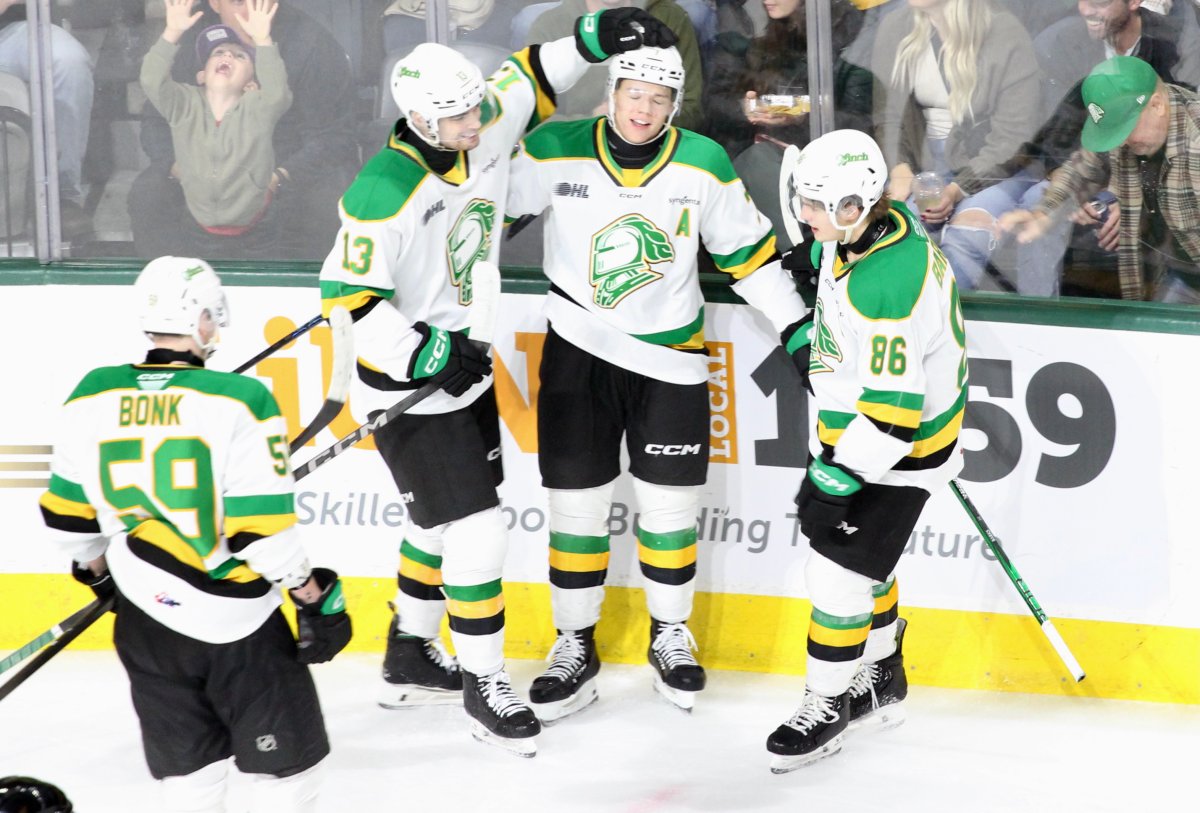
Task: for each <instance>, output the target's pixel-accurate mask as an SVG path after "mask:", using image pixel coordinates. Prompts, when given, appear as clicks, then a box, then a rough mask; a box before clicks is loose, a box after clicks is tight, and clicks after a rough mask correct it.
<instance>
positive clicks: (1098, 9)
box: [0, 0, 1200, 302]
mask: <svg viewBox="0 0 1200 813" xmlns="http://www.w3.org/2000/svg"><path fill="white" fill-rule="evenodd" d="M34 2H35V0H0V171H2V173H0V174H2V176H3V184H2V186H3V188H2V189H0V256H33V255H35V254H37V253H38V249H37V245H36V242H35V240H34V233H35V229H36V224H37V223H38V222H41V221H43V220H47V212H48V211H49V209H50V205H51V204H53V203H54V202H57V205H58V209H57V211H58V213H59V217H58V218H57V219H58V221H59V225H60V229H59V230H60V232H61V240H60V241H58V242H57V243H55V248H56V253H55V256H62V257H68V258H72V259H81V258H82V259H92V258H102V257H112V258H149V257H154V256H158V255H161V254H187V255H196V256H203V257H205V258H207V259H214V260H220V259H240V260H249V261H266V260H285V261H296V260H301V261H315V260H320V259H322V258H323V257H324V256H325V254H326V253H327V252H328V251H329V249H330V246H331V244H332V241H333V238H334V235H335V234H336V232H337V227H338V218H337V201H338V198H339V196H340V194H341V192H342V191H343V190H344V189H345V187H346V186H347V184H348V183H349V182H350V180H351V179H352V178H353V176H354V173H355V172H356V171H357V169H358V168H359V167H360V166H361V165H362V162H363V161H364V160H366V159H367V158H369V157H370V155H371V154H373V153H374V152H375V151H376V150H377V149H379V147H380V146H382V144H384V143H385V140H386V138H387V134H388V132H389V128H390V126H391V123H392V121H393V120H394V118H395V116H396V110H395V106H394V103H393V102H392V100H391V95H390V93H389V92H388V88H387V86H386V77H387V76H389V75H390V72H391V68H392V66H393V65H394V64H395V62H396V60H397V59H399V58H400V57H401V56H402V55H404V54H405V53H407V52H408V51H409V50H411V49H412V48H413V47H414V46H415V45H416V44H418V43H420V42H423V41H426V40H428V39H437V40H441V41H445V42H447V43H448V44H450V45H452V46H453V47H455V48H457V49H459V50H460V51H462V52H463V53H464V54H465V55H467V56H468V58H470V59H471V60H472V61H474V62H476V63H477V64H478V65H480V67H481V68H482V69H483V70H484V72H485V73H490V72H491V71H492V70H494V69H495V68H496V67H497V66H498V65H499V64H500V62H501V61H502V60H503V59H504V58H505V57H506V56H507V55H508V54H509V53H511V52H512V51H514V50H517V49H520V48H523V47H525V46H526V45H529V44H531V43H537V42H543V41H547V40H549V39H554V38H556V37H560V36H563V35H566V34H568V33H569V26H570V24H571V22H572V21H573V20H574V19H575V18H576V17H577V16H578V15H579V14H581V13H583V12H585V11H589V10H596V9H599V8H603V7H612V6H621V5H632V4H637V5H640V6H643V7H645V8H646V9H647V11H649V12H650V13H651V14H653V15H654V16H655V17H657V18H658V19H660V20H662V21H663V22H664V23H666V24H667V25H669V26H670V27H671V28H672V29H673V30H674V31H675V32H676V34H677V35H678V36H679V40H680V41H679V45H678V48H679V51H680V53H681V55H682V57H683V61H684V65H685V68H686V69H687V80H686V86H685V93H684V102H683V107H682V110H681V112H680V114H679V116H678V117H677V118H676V120H675V122H674V123H675V124H676V125H677V126H681V127H686V128H689V129H692V130H696V131H698V132H700V133H703V134H705V135H707V136H709V137H710V138H713V139H714V140H716V141H717V142H719V143H720V144H721V145H722V146H723V147H724V148H725V149H726V150H727V151H728V153H729V156H730V158H731V159H732V160H733V162H734V166H735V168H736V169H737V170H738V173H739V175H740V176H741V177H742V179H743V181H744V182H745V184H746V187H747V189H748V191H749V193H750V195H751V197H752V198H753V200H754V201H755V203H756V204H757V205H758V208H759V209H760V210H761V211H762V212H763V213H764V214H765V215H766V216H767V217H769V218H770V219H771V220H772V221H773V222H774V223H775V225H776V231H777V233H778V235H779V239H780V243H781V248H787V247H789V246H790V242H789V240H788V237H787V234H786V230H785V229H784V228H783V227H782V223H781V216H780V209H779V201H778V174H779V166H780V162H781V159H782V154H783V150H784V148H785V147H786V146H787V145H788V144H798V145H800V146H803V145H805V144H806V143H808V141H809V140H810V138H812V137H813V135H814V133H813V129H814V127H813V122H812V121H811V120H810V119H812V118H813V117H814V116H815V115H816V113H815V112H814V107H817V106H820V111H821V113H822V114H823V115H825V116H826V118H825V119H823V120H824V121H829V122H831V123H832V127H837V128H843V127H849V128H855V129H860V130H863V131H866V132H869V133H871V134H872V135H873V136H875V138H876V140H877V141H878V142H879V144H880V146H881V147H882V148H883V150H884V152H885V156H886V158H887V160H888V164H889V166H891V167H892V174H891V178H890V183H889V187H888V192H889V194H890V195H891V196H892V197H893V198H896V199H901V200H906V201H908V202H909V205H910V206H912V207H914V209H915V210H919V211H920V213H921V217H922V221H923V222H924V224H925V226H926V228H927V230H928V231H929V232H930V233H931V234H932V235H934V236H935V238H936V239H937V240H938V241H939V243H940V244H941V246H942V248H943V250H944V252H945V253H946V255H947V257H948V258H949V259H950V261H951V263H952V265H953V267H954V269H955V272H956V274H957V276H958V279H959V284H960V286H961V287H963V288H964V289H967V290H972V289H975V290H985V291H1005V292H1015V293H1020V294H1025V295H1031V296H1047V297H1049V296H1060V295H1061V296H1089V297H1105V298H1121V297H1124V298H1136V299H1157V300H1159V301H1172V302H1196V301H1198V300H1200V293H1198V292H1200V267H1198V266H1197V264H1196V259H1197V258H1195V257H1193V256H1190V255H1189V254H1188V249H1190V248H1192V247H1193V246H1194V245H1195V244H1196V243H1198V242H1200V240H1197V239H1196V235H1195V234H1190V235H1189V234H1181V233H1180V231H1181V230H1184V231H1187V230H1189V229H1190V228H1194V227H1196V226H1197V225H1198V223H1197V221H1198V220H1200V206H1198V205H1197V204H1196V198H1195V195H1196V192H1195V191H1194V190H1183V191H1182V192H1180V191H1179V190H1175V192H1174V193H1172V194H1166V195H1164V196H1163V197H1162V198H1161V202H1162V203H1163V204H1164V205H1166V206H1170V205H1181V206H1184V207H1191V213H1190V214H1186V213H1185V216H1184V217H1182V218H1178V217H1175V218H1172V217H1164V216H1161V215H1159V213H1158V212H1157V211H1156V207H1157V206H1158V205H1159V203H1160V198H1159V186H1160V182H1161V181H1163V180H1164V179H1166V178H1167V173H1168V171H1169V170H1170V166H1169V165H1170V163H1171V161H1172V160H1176V161H1183V160H1189V161H1191V162H1196V161H1200V155H1194V154H1193V155H1189V156H1186V157H1179V156H1174V157H1173V156H1171V155H1168V156H1167V159H1166V160H1165V161H1164V160H1163V158H1162V156H1161V155H1158V156H1155V155H1150V156H1137V159H1136V160H1137V162H1138V164H1137V166H1138V167H1139V168H1140V170H1141V174H1142V182H1141V184H1140V187H1141V193H1142V194H1141V196H1140V199H1139V200H1138V201H1137V205H1138V206H1139V210H1140V211H1144V212H1146V213H1147V214H1146V216H1144V217H1143V218H1142V220H1141V221H1140V222H1141V224H1142V225H1141V227H1140V232H1139V234H1138V235H1137V245H1138V250H1139V253H1138V262H1140V263H1141V264H1142V268H1143V274H1144V279H1145V280H1146V284H1145V285H1144V286H1143V287H1142V288H1141V289H1140V290H1133V289H1132V288H1130V287H1129V286H1124V287H1123V286H1122V285H1121V282H1120V275H1119V273H1118V254H1119V252H1118V231H1119V223H1120V218H1121V211H1122V208H1123V203H1124V205H1126V206H1128V202H1127V199H1126V201H1123V200H1122V197H1121V196H1120V195H1116V194H1114V191H1117V190H1116V187H1117V185H1115V184H1111V183H1109V182H1108V181H1107V180H1103V181H1097V180H1096V179H1095V178H1094V177H1093V176H1090V175H1089V176H1088V180H1087V181H1086V182H1085V181H1083V180H1080V181H1078V182H1074V181H1073V182H1072V184H1071V185H1070V188H1069V190H1068V191H1069V196H1068V204H1067V205H1063V206H1059V207H1057V209H1056V210H1055V211H1054V213H1053V215H1052V216H1051V217H1050V218H1049V219H1048V221H1047V222H1048V223H1049V224H1050V225H1049V226H1048V227H1046V228H1044V229H1041V230H1040V232H1039V236H1038V238H1037V239H1033V240H1028V241H1020V240H1018V239H1016V235H1017V233H1018V232H1019V231H1020V229H1019V228H1017V227H1016V225H1017V224H1018V223H1020V222H1021V220H1020V212H1021V211H1022V210H1037V209H1038V207H1039V205H1042V204H1044V202H1045V201H1044V198H1045V195H1046V192H1047V190H1048V189H1049V188H1050V187H1051V184H1052V183H1053V182H1054V179H1055V174H1056V173H1061V172H1062V168H1063V167H1064V165H1067V164H1069V163H1070V162H1071V159H1072V156H1073V155H1074V154H1075V153H1076V151H1077V150H1079V149H1081V145H1080V131H1081V129H1082V127H1083V124H1084V122H1085V121H1086V119H1087V117H1088V115H1089V113H1088V109H1087V107H1086V105H1085V104H1084V101H1083V98H1082V96H1081V92H1080V85H1081V83H1082V80H1083V79H1084V78H1085V77H1086V76H1087V74H1088V73H1089V72H1090V71H1091V70H1092V69H1093V68H1094V67H1095V66H1096V65H1098V64H1100V63H1101V62H1103V61H1104V60H1105V59H1107V58H1108V57H1111V56H1114V55H1119V54H1128V55H1133V56H1137V57H1140V58H1142V59H1144V60H1145V61H1146V62H1148V63H1149V64H1150V65H1151V66H1153V68H1154V69H1155V71H1156V72H1157V73H1158V75H1159V77H1161V78H1162V79H1163V80H1164V81H1165V82H1167V83H1168V84H1169V85H1175V86H1178V87H1180V88H1183V89H1184V90H1183V91H1180V93H1179V94H1177V96H1176V97H1173V98H1177V99H1179V100H1181V104H1183V105H1184V106H1185V108H1186V109H1187V110H1188V114H1187V115H1189V116H1190V117H1191V119H1194V120H1200V103H1198V102H1197V101H1196V97H1195V96H1194V95H1192V92H1193V91H1194V90H1195V88H1196V87H1197V85H1198V84H1200V21H1198V18H1200V0H561V1H560V2H538V3H528V2H519V0H439V1H438V2H430V3H426V2H425V0H279V2H280V10H279V12H278V14H277V15H276V17H275V19H274V21H273V23H272V29H271V35H272V36H273V38H274V41H275V43H276V44H277V46H278V49H279V50H278V53H279V56H280V57H281V58H282V62H283V65H284V68H285V69H286V74H287V83H288V86H289V90H290V96H291V102H290V106H289V107H288V108H287V109H286V111H285V112H283V113H282V115H281V116H280V117H278V120H277V121H275V123H274V129H273V134H272V138H271V146H272V148H273V162H274V164H275V169H274V171H271V172H266V171H265V170H263V171H258V170H255V172H254V174H253V175H252V176H250V177H248V178H239V179H237V181H238V182H239V183H243V184H251V185H253V184H258V186H259V188H260V189H261V190H262V191H263V192H264V194H265V200H266V204H265V206H263V207H262V208H261V211H258V212H250V213H249V215H247V216H243V217H242V218H241V220H239V221H238V222H237V223H236V224H233V225H221V224H218V225H216V226H213V225H203V224H204V223H205V222H206V218H204V217H199V218H198V217H197V214H198V212H200V211H201V209H202V208H203V207H202V206H200V205H199V203H198V202H197V201H196V200H194V199H189V197H188V195H189V193H190V194H191V195H193V196H195V195H196V194H197V193H196V192H195V191H194V190H186V189H183V188H181V184H180V181H179V177H180V164H179V160H180V159H179V155H177V153H180V152H182V153H186V152H187V150H186V146H187V145H186V142H185V141H181V140H180V139H185V138H187V137H188V135H187V132H186V131H185V130H184V129H183V128H180V127H177V126H176V123H175V122H174V121H172V123H171V124H170V125H169V124H168V122H167V119H166V118H164V116H163V114H162V113H161V112H160V111H159V109H157V107H156V106H155V104H153V103H152V102H151V101H148V96H147V88H148V87H150V88H151V90H152V93H151V96H154V93H153V90H154V88H153V86H151V85H148V82H149V81H150V78H149V74H150V71H148V70H147V68H146V57H147V55H148V54H149V53H150V52H151V48H152V46H154V45H155V43H156V42H160V41H161V40H162V39H163V38H162V35H163V32H164V27H165V24H166V7H167V6H168V5H169V3H167V2H164V0H86V1H85V0H52V2H50V3H49V19H45V14H44V12H41V11H37V13H35V14H28V8H27V6H26V3H30V4H32V3H34ZM40 3H41V5H39V6H38V9H42V8H44V7H45V5H46V3H45V0H40ZM245 9H246V2H245V0H196V3H195V7H194V9H193V10H194V11H197V12H199V11H202V12H203V13H204V16H203V17H202V18H200V19H199V21H198V22H197V24H196V25H194V26H192V28H191V29H189V31H188V32H186V33H185V34H184V36H183V38H182V39H181V40H180V41H179V43H178V45H177V49H178V50H177V51H176V52H174V56H173V57H172V55H171V54H172V51H171V50H170V49H167V50H164V49H163V48H162V47H161V46H160V47H159V49H158V51H159V52H161V53H162V54H165V55H166V57H165V58H167V59H168V60H171V59H173V61H171V62H170V63H169V64H170V70H171V77H172V78H173V79H174V80H175V81H176V82H178V83H181V84H184V85H187V84H192V85H195V84H197V83H198V82H200V81H201V79H202V75H201V74H202V69H203V68H204V65H203V64H201V63H200V62H199V59H200V55H201V50H200V49H198V48H197V47H196V44H195V42H196V35H197V33H198V32H200V31H202V30H204V29H205V28H206V27H207V26H210V25H214V24H219V23H222V22H228V21H229V20H230V15H236V14H241V15H244V14H246V11H245ZM27 17H37V18H39V25H44V26H48V27H49V28H48V36H43V37H42V39H41V41H42V42H43V43H44V44H47V45H48V46H49V51H50V53H49V58H48V59H43V65H44V69H43V70H44V73H45V74H46V78H45V79H44V83H45V86H46V88H47V91H48V92H49V91H50V89H51V88H52V94H53V110H54V122H53V125H54V126H53V127H52V128H49V127H46V126H45V122H44V120H43V121H35V120H34V119H33V118H32V117H31V111H34V110H37V107H38V106H37V105H34V104H31V99H30V87H31V79H32V78H33V77H31V76H30V61H31V59H30V55H29V39H30V36H29V24H28V22H27ZM810 21H811V22H812V23H813V24H815V25H816V26H817V30H819V31H820V38H821V40H822V42H820V43H816V42H813V41H812V40H810V37H809V36H808V33H809V32H810V31H811V30H814V29H812V28H810ZM235 27H236V26H235ZM826 43H827V44H828V49H829V53H830V54H831V56H832V72H831V73H830V75H829V76H828V77H825V76H824V71H821V70H819V69H814V67H813V66H815V65H818V64H820V60H819V56H820V54H821V52H822V50H823V48H819V47H818V45H821V46H825V45H826ZM172 47H176V46H174V45H173V46H172ZM205 50H206V52H211V51H212V50H215V49H205ZM158 68H162V65H159V66H158ZM156 70H157V68H156ZM259 72H260V73H262V67H261V66H260V70H259ZM604 76H605V74H604V68H603V66H600V67H596V68H593V70H592V72H591V73H589V75H587V76H585V77H584V79H583V80H581V81H580V82H579V84H578V85H576V86H575V87H574V88H573V89H572V90H571V91H570V92H569V93H566V94H563V96H562V97H561V98H560V99H559V100H558V103H559V107H558V115H559V116H560V117H570V118H577V117H584V116H593V115H603V114H604V113H605V108H604V104H603V97H604ZM817 76H821V77H823V81H821V82H820V83H819V84H818V82H817V81H813V80H814V77H817ZM39 126H40V127H41V128H42V131H43V132H44V133H46V135H47V136H48V137H49V138H50V139H52V141H51V142H50V144H51V146H49V147H48V148H47V154H50V155H56V156H57V162H56V163H55V164H54V169H55V170H56V172H54V173H45V172H42V171H38V170H37V168H36V166H35V164H36V162H35V160H34V158H35V150H34V148H33V145H34V130H35V129H37V128H38V127H39ZM1197 143H1200V142H1194V143H1193V145H1192V146H1193V149H1194V148H1195V147H1196V144H1197ZM181 145H182V146H183V147H184V148H185V149H181V148H180V147H181ZM1115 156H1116V152H1115V151H1114V152H1113V153H1108V154H1104V155H1101V156H1100V158H1101V165H1102V166H1104V167H1107V166H1108V161H1109V160H1110V158H1111V157H1115ZM259 157H260V158H261V155H260V156H259ZM47 174H49V175H50V176H51V177H52V176H53V174H56V175H57V190H58V194H57V195H56V196H54V195H51V196H45V198H44V200H43V199H41V198H39V197H38V196H35V194H34V192H35V190H36V189H38V188H39V187H38V184H40V183H43V181H44V180H45V178H44V176H46V175H47ZM236 174H237V173H233V174H231V178H232V177H235V176H236ZM245 174H249V171H248V170H247V172H246V173H245ZM1071 177H1072V178H1073V179H1074V178H1077V177H1078V173H1072V174H1071ZM229 182H232V181H229ZM221 183H226V182H221ZM1060 185H1061V182H1060ZM1136 186H1137V185H1136V184H1135V185H1134V188H1136ZM1110 187H1111V188H1112V189H1111V191H1110ZM1122 188H1124V189H1125V191H1126V193H1127V194H1128V192H1129V188H1128V185H1126V186H1125V187H1122ZM216 191H217V192H220V191H222V190H220V189H218V190H216ZM55 199H57V200H56V201H55ZM1056 199H1057V198H1056ZM1180 201H1182V203H1180ZM1043 208H1045V207H1043ZM1014 213H1016V214H1014ZM208 220H211V215H210V216H209V218H208ZM1181 220H1182V222H1184V223H1185V225H1183V226H1180V225H1179V223H1180V222H1181ZM1164 223H1167V224H1168V226H1169V227H1165V226H1164V225H1163V224H1164ZM1187 224H1190V225H1187ZM540 253H541V232H540V228H539V227H538V225H537V224H536V223H535V224H534V225H533V226H532V227H530V228H527V229H524V230H522V231H521V233H520V234H519V235H517V236H516V237H515V239H513V240H510V241H507V242H506V243H505V245H504V247H503V248H502V254H501V259H502V261H503V262H504V264H506V265H520V266H537V265H538V264H539V263H540V259H541V258H540ZM1127 262H1128V260H1127ZM0 272H2V269H0Z"/></svg>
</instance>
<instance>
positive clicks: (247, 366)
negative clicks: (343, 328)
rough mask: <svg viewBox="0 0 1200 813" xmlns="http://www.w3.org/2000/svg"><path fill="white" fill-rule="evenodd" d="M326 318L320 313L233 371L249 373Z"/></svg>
mask: <svg viewBox="0 0 1200 813" xmlns="http://www.w3.org/2000/svg"><path fill="white" fill-rule="evenodd" d="M324 318H325V317H323V316H321V314H319V313H318V314H317V315H316V316H314V317H313V318H311V319H309V320H308V321H307V322H305V323H304V324H302V325H301V326H300V327H298V328H296V329H295V330H293V331H292V332H291V333H289V334H288V335H286V336H284V337H283V338H282V339H280V340H279V341H277V342H274V343H273V344H271V346H270V347H268V348H266V349H265V350H263V351H262V352H261V353H259V354H258V355H257V356H255V357H254V358H252V359H250V360H249V361H247V362H244V363H242V364H239V365H238V366H237V367H235V368H234V370H233V371H234V372H235V373H244V372H246V371H247V370H249V369H250V368H251V367H253V366H254V365H255V364H258V363H259V362H260V361H262V360H263V359H265V358H266V357H267V356H269V355H271V354H272V353H274V352H275V351H276V350H278V349H279V348H281V347H283V346H284V345H285V344H288V343H289V342H294V341H295V340H296V339H298V338H300V337H301V336H303V335H304V334H305V333H307V332H308V331H310V330H312V329H313V328H314V327H316V326H317V325H319V324H321V322H322V321H323V320H324Z"/></svg>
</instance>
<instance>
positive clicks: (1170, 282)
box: [1001, 56, 1200, 305]
mask: <svg viewBox="0 0 1200 813" xmlns="http://www.w3.org/2000/svg"><path fill="white" fill-rule="evenodd" d="M1082 94H1083V101H1084V104H1085V105H1086V106H1087V110H1088V111H1089V116H1088V119H1087V121H1086V122H1084V125H1083V130H1082V137H1081V140H1082V142H1083V149H1081V150H1079V151H1078V152H1076V153H1075V155H1074V156H1072V158H1071V160H1070V161H1068V162H1067V163H1066V164H1064V165H1063V166H1062V167H1061V168H1060V169H1059V171H1058V172H1056V173H1055V175H1054V178H1053V180H1052V182H1051V184H1050V188H1049V189H1047V190H1046V194H1045V196H1044V197H1043V198H1042V201H1041V202H1040V203H1039V204H1038V205H1037V207H1036V208H1034V209H1033V210H1032V211H1026V210H1021V211H1016V212H1011V213H1009V214H1007V215H1006V216H1005V217H1003V218H1002V219H1001V226H1002V227H1003V228H1004V229H1006V230H1009V231H1012V232H1014V233H1016V235H1017V239H1018V240H1019V241H1021V242H1026V243H1027V242H1029V241H1032V240H1035V239H1037V238H1039V237H1041V236H1042V235H1043V234H1045V233H1046V231H1047V230H1048V229H1050V228H1051V226H1052V224H1053V222H1054V220H1055V219H1056V218H1061V217H1062V216H1063V215H1064V214H1066V213H1070V212H1074V211H1075V210H1076V204H1077V203H1079V202H1080V201H1082V200H1086V199H1087V198H1088V197H1089V196H1090V195H1092V194H1094V192H1095V191H1096V190H1097V189H1099V188H1100V187H1101V186H1102V185H1103V184H1104V183H1105V182H1107V183H1108V187H1109V188H1110V189H1111V190H1112V192H1113V193H1114V194H1115V195H1116V199H1117V204H1116V205H1115V206H1113V207H1110V209H1111V211H1110V213H1109V215H1108V218H1107V222H1106V225H1107V227H1108V228H1109V230H1110V231H1112V230H1113V229H1115V230H1116V233H1117V246H1118V248H1117V269H1118V273H1119V276H1120V283H1121V295H1122V297H1123V298H1125V299H1152V300H1154V301H1157V302H1176V303H1180V302H1182V303H1188V304H1192V305H1200V266H1198V265H1197V264H1198V263H1200V209H1198V208H1197V207H1196V190H1197V189H1200V97H1198V96H1197V94H1196V93H1195V92H1193V91H1191V90H1189V89H1187V88H1184V87H1181V86H1179V85H1173V84H1168V83H1166V82H1164V81H1163V80H1162V78H1161V77H1159V75H1158V74H1157V73H1155V71H1154V68H1153V67H1151V66H1150V64H1149V63H1147V62H1145V61H1144V60H1141V59H1138V58H1137V57H1131V56H1115V57H1112V58H1110V59H1107V60H1105V61H1104V62H1102V63H1101V64H1100V65H1098V66H1097V67H1096V68H1095V69H1094V70H1093V71H1092V72H1091V73H1090V74H1089V75H1088V77H1087V79H1085V80H1084V83H1083V89H1082ZM1110 173H1111V174H1110ZM1091 219H1092V220H1095V217H1094V216H1093V217H1091ZM1147 271H1149V273H1147Z"/></svg>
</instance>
